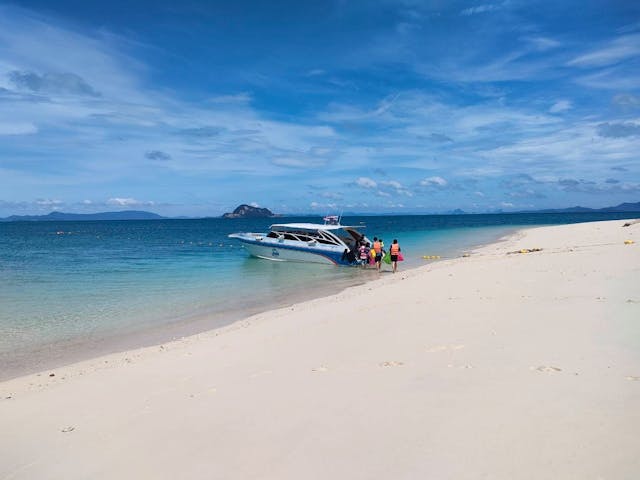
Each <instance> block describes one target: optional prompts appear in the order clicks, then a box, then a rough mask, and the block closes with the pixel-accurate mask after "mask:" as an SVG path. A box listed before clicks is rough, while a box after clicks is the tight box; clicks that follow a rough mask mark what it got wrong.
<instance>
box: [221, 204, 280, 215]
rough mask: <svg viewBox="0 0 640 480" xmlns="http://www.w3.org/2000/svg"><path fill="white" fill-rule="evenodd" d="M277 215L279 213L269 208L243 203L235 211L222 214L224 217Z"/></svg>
mask: <svg viewBox="0 0 640 480" xmlns="http://www.w3.org/2000/svg"><path fill="white" fill-rule="evenodd" d="M275 216H277V215H275V214H274V213H273V212H272V211H271V210H269V209H268V208H259V207H252V206H251V205H247V204H244V203H243V204H242V205H240V206H238V207H237V208H236V209H235V210H234V211H233V212H231V213H225V214H224V215H222V218H268V217H275Z"/></svg>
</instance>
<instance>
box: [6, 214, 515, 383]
mask: <svg viewBox="0 0 640 480" xmlns="http://www.w3.org/2000/svg"><path fill="white" fill-rule="evenodd" d="M520 229H521V228H520V227H513V228H510V229H508V230H510V233H507V235H506V236H507V237H508V236H509V235H512V234H514V233H515V232H517V231H519V230H520ZM503 238H506V237H505V234H504V233H503V232H501V233H500V234H499V236H498V237H496V238H493V239H492V240H491V242H489V243H478V244H474V243H472V242H470V243H469V247H468V248H464V249H460V248H459V246H457V247H455V248H453V249H452V251H451V252H447V254H452V255H455V256H453V257H448V256H445V258H442V259H440V260H437V261H433V260H432V261H430V262H429V263H428V264H422V265H421V264H419V263H417V262H416V263H413V264H411V263H410V262H409V268H406V269H402V267H403V266H404V265H402V264H401V271H403V272H404V271H409V270H414V269H420V268H423V267H424V266H427V265H429V264H433V263H435V262H441V261H446V260H448V259H452V258H457V257H458V256H459V255H461V254H462V252H463V251H473V250H475V249H477V248H481V247H482V246H485V245H487V244H491V243H493V242H498V241H500V240H501V239H503ZM405 263H407V262H405ZM386 267H387V269H386V270H384V271H383V272H382V274H387V273H391V271H390V270H389V268H390V267H389V266H386ZM383 269H384V267H383ZM360 273H362V274H363V275H362V276H361V277H359V278H353V279H344V278H343V279H339V281H338V282H337V284H332V285H324V286H321V287H316V288H314V289H307V290H297V291H294V292H286V293H284V294H281V295H279V296H278V297H277V298H276V299H275V300H274V301H271V302H258V303H257V304H255V305H252V306H250V307H247V308H242V309H232V310H223V311H214V312H207V311H205V312H194V313H191V314H187V315H184V316H181V317H178V318H175V319H173V320H171V321H169V322H167V323H162V324H160V325H155V326H153V325H147V326H144V327H141V328H138V329H136V330H133V331H128V332H124V333H122V332H116V331H113V332H109V333H107V334H102V335H99V336H98V337H97V338H95V337H84V338H74V339H69V340H62V341H57V342H52V343H49V344H44V345H38V346H36V347H34V348H32V349H30V350H28V351H27V352H24V353H23V354H22V355H21V356H20V357H17V358H16V356H15V355H14V356H13V358H12V357H11V356H10V354H1V353H0V358H2V356H5V357H6V358H5V359H4V360H3V365H4V368H3V370H2V371H0V382H3V381H7V380H11V379H14V378H18V377H22V376H25V375H30V374H35V373H39V372H44V371H45V370H52V369H59V368H63V367H65V366H67V365H72V364H75V363H79V362H84V361H90V360H92V359H95V358H100V357H103V356H108V355H111V354H118V353H123V352H127V351H130V350H136V349H140V348H146V347H153V346H157V345H159V344H161V343H169V342H172V341H178V340H180V339H182V338H184V337H189V336H193V335H197V334H201V333H206V332H208V331H213V330H218V329H224V328H225V327H228V326H230V325H232V324H234V323H236V322H240V321H242V320H244V319H246V318H249V317H251V316H254V315H257V314H261V313H266V312H269V311H271V310H278V309H280V308H287V307H289V306H291V305H294V304H297V303H302V302H306V301H310V300H314V299H319V298H323V297H327V296H331V295H335V294H338V293H340V292H342V291H344V290H346V289H348V288H351V287H355V286H359V285H364V284H367V283H369V282H375V281H376V280H378V279H379V278H378V275H377V274H376V272H374V271H373V270H372V269H369V270H367V271H366V272H360ZM25 358H28V359H29V360H30V362H29V363H28V364H25V363H24V361H23V359H25Z"/></svg>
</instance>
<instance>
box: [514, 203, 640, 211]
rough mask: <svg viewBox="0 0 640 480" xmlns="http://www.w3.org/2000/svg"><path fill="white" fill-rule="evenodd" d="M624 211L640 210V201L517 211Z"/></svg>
mask: <svg viewBox="0 0 640 480" xmlns="http://www.w3.org/2000/svg"><path fill="white" fill-rule="evenodd" d="M588 212H592V213H623V212H640V202H635V203H629V202H627V203H621V204H620V205H616V206H615V207H605V208H587V207H579V206H576V207H569V208H548V209H545V210H526V211H523V212H515V213H588Z"/></svg>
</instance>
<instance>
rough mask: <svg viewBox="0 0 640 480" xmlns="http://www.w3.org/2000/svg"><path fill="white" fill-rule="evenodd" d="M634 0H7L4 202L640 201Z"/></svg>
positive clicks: (0, 108) (2, 35)
mask: <svg viewBox="0 0 640 480" xmlns="http://www.w3.org/2000/svg"><path fill="white" fill-rule="evenodd" d="M639 152H640V2H638V1H635V0H608V1H589V0H567V1H560V2H559V1H557V0H553V1H537V0H522V1H520V0H505V1H492V0H480V1H477V2H473V1H455V0H454V1H452V0H447V1H445V0H425V1H419V0H361V1H360V0H350V1H348V0H323V1H306V0H296V1H279V0H272V1H270V2H264V1H246V0H235V1H233V2H229V1H215V0H213V1H211V0H210V1H195V0H181V1H180V2H175V1H166V0H153V1H138V0H128V1H122V0H111V1H110V2H92V1H86V0H83V1H78V0H57V1H56V2H51V1H50V0H46V1H44V0H40V1H38V0H34V1H23V2H11V3H5V2H2V1H1V0H0V216H8V215H12V214H18V215H23V214H46V213H49V212H51V211H54V210H57V211H64V212H77V213H85V212H87V213H88V212H100V211H116V210H147V211H152V212H156V213H159V214H161V215H166V216H217V215H221V214H222V213H224V212H227V211H231V210H233V209H234V208H235V207H236V206H237V205H239V204H241V203H248V204H252V205H255V206H260V207H266V208H269V209H270V210H272V211H273V212H276V213H282V214H307V213H314V214H315V213H318V214H327V213H334V214H339V213H341V212H360V213H441V212H447V211H451V210H454V209H461V210H464V211H466V212H470V213H476V212H478V213H480V212H492V211H505V212H508V211H518V210H529V209H541V208H558V207H569V206H574V205H581V206H586V207H596V208H597V207H605V206H612V205H617V204H619V203H622V202H637V201H640V153H639Z"/></svg>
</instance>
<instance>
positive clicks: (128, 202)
mask: <svg viewBox="0 0 640 480" xmlns="http://www.w3.org/2000/svg"><path fill="white" fill-rule="evenodd" d="M107 205H113V206H117V207H139V206H152V205H155V202H152V201H146V202H143V201H140V200H136V199H135V198H119V197H115V198H110V199H109V200H107Z"/></svg>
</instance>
